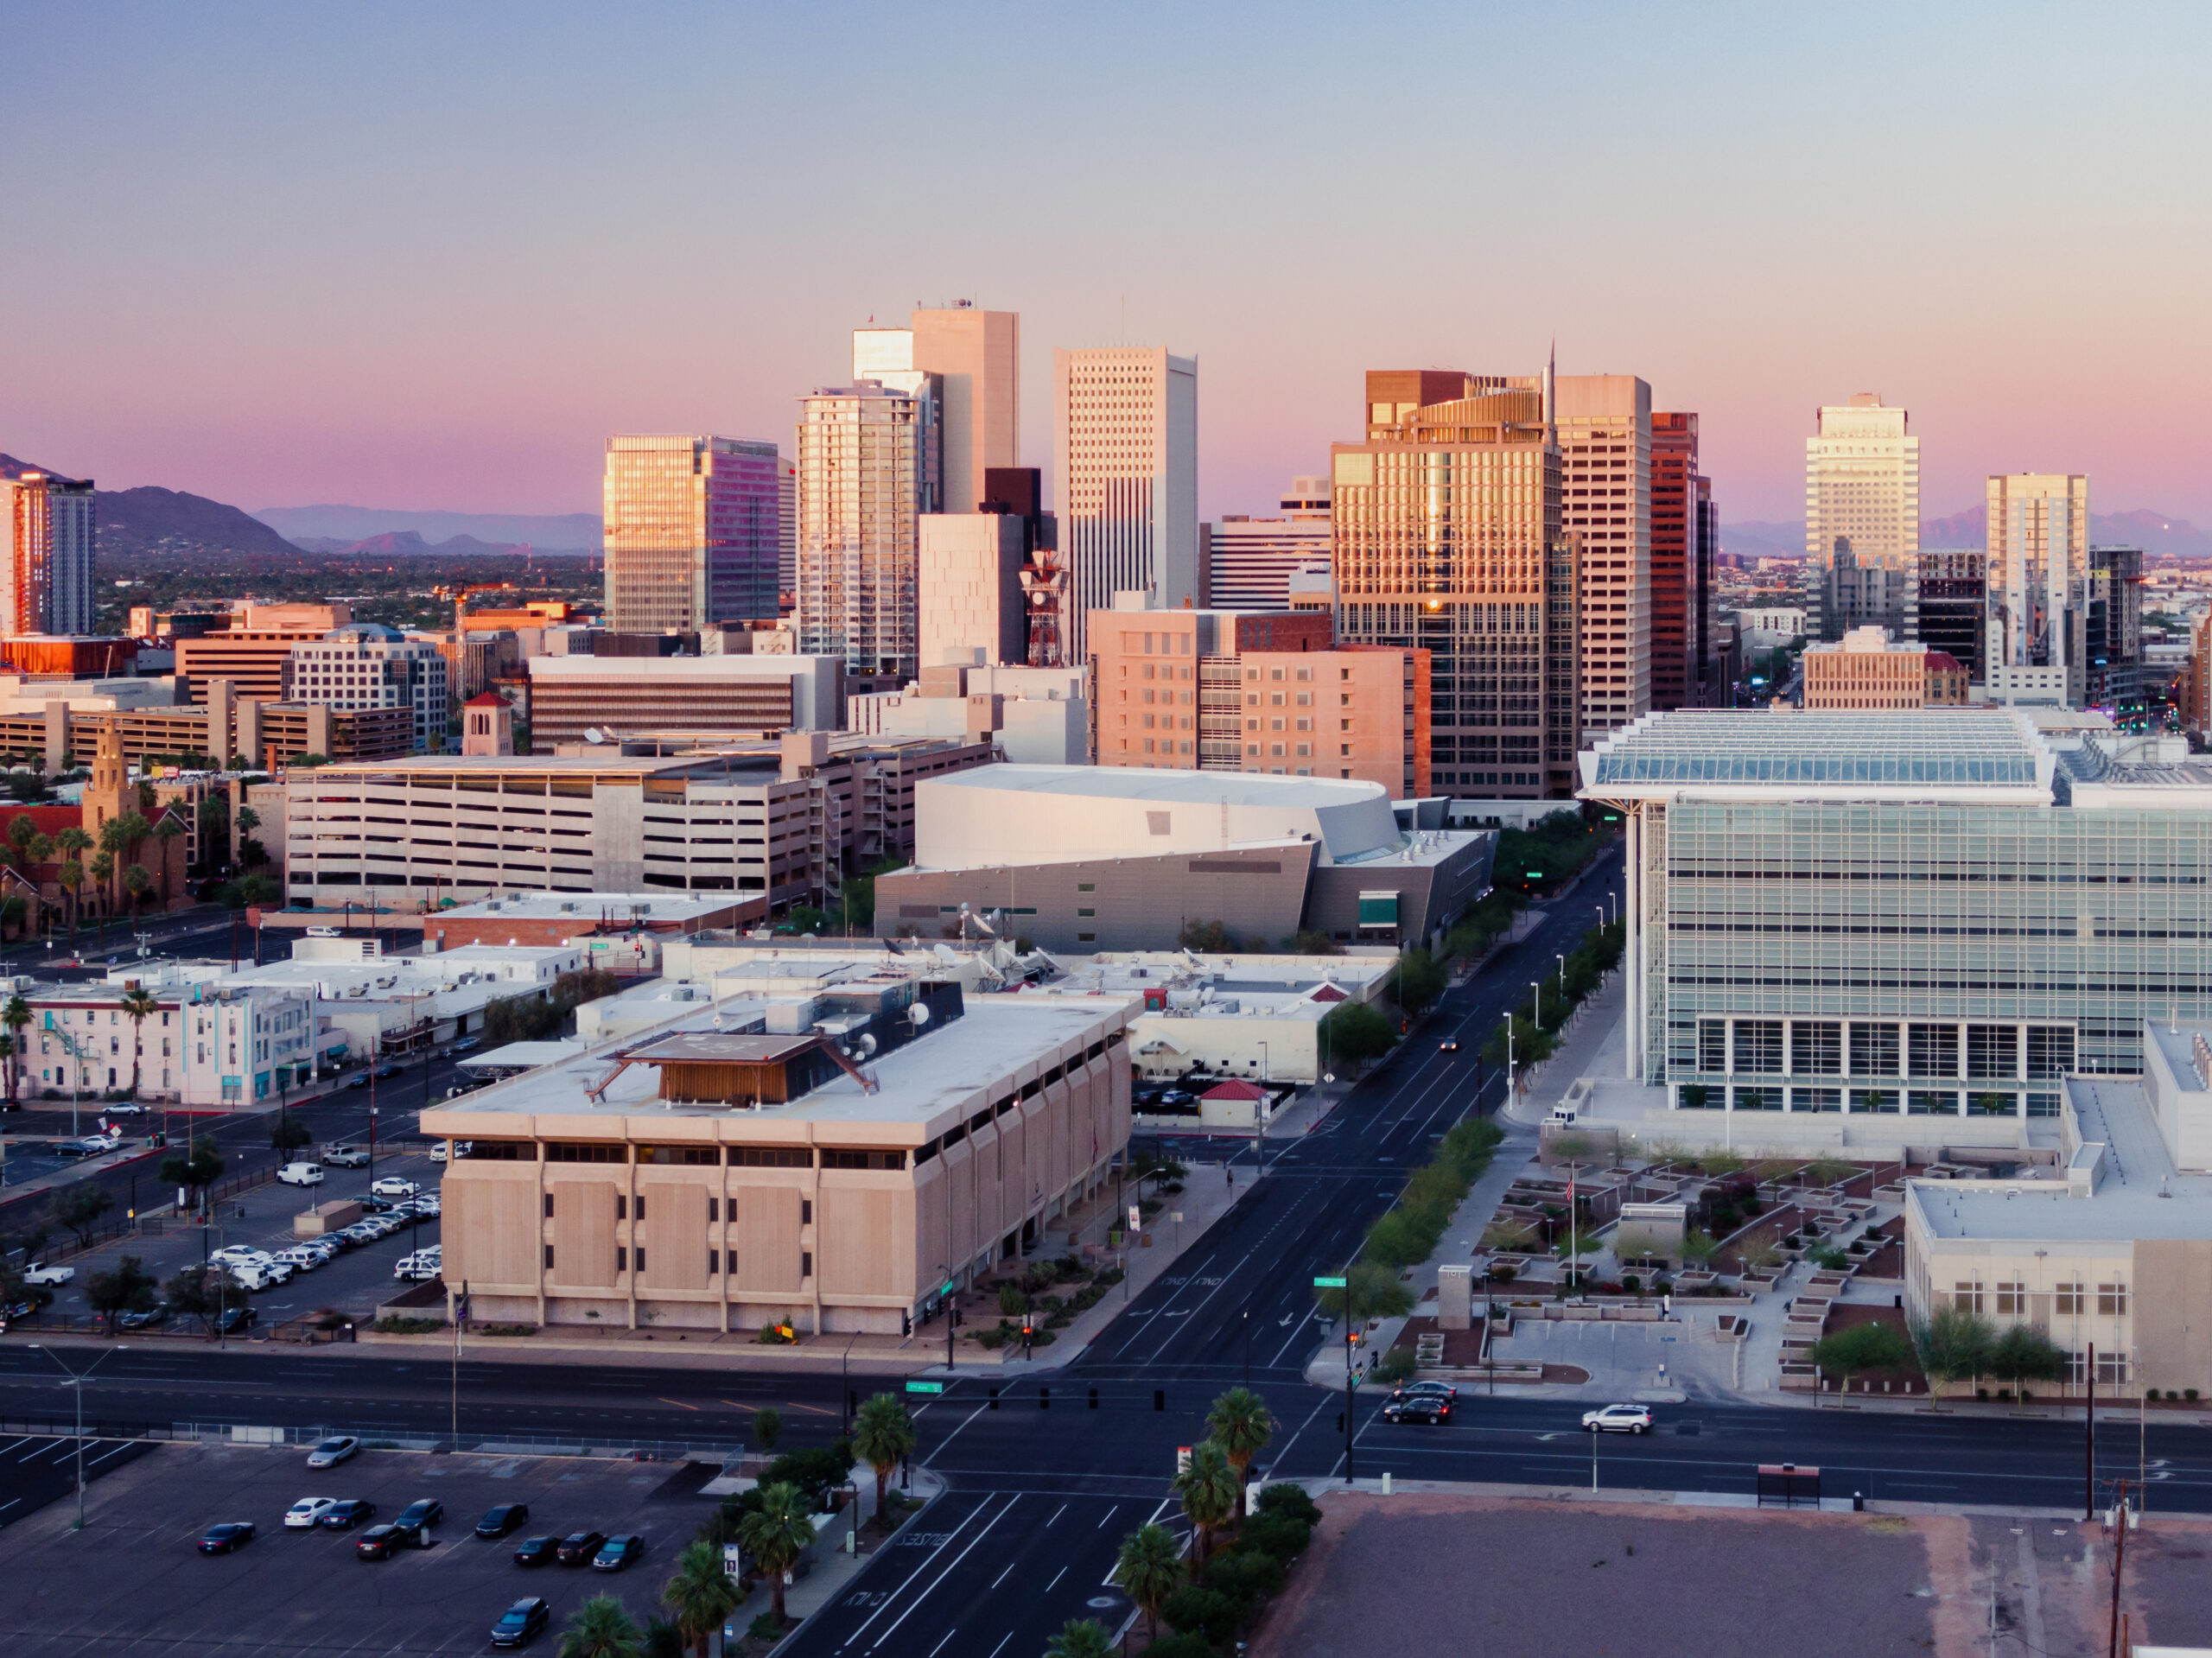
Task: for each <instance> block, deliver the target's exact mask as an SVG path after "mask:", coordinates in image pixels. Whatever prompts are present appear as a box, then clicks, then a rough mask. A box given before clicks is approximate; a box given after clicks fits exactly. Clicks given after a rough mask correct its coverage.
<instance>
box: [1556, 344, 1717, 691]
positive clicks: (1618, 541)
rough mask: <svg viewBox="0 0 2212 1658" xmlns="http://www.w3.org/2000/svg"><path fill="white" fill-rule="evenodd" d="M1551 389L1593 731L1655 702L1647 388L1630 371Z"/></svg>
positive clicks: (1580, 662)
mask: <svg viewBox="0 0 2212 1658" xmlns="http://www.w3.org/2000/svg"><path fill="white" fill-rule="evenodd" d="M1555 386H1556V390H1555V391H1554V405H1553V425H1554V431H1555V434H1556V436H1557V438H1558V441H1559V451H1560V524H1561V527H1562V528H1563V529H1564V530H1566V532H1567V534H1568V535H1570V536H1572V537H1574V538H1575V539H1576V541H1577V542H1578V543H1580V547H1581V575H1580V594H1579V603H1578V607H1577V612H1576V620H1577V626H1578V629H1579V635H1580V637H1579V638H1578V641H1577V645H1576V651H1577V656H1576V663H1577V667H1578V676H1579V680H1580V687H1581V699H1582V707H1581V710H1580V718H1581V722H1582V730H1583V732H1584V733H1585V734H1596V733H1599V732H1601V731H1611V730H1612V729H1613V728H1615V727H1618V726H1623V725H1625V724H1627V723H1628V722H1629V721H1630V720H1633V719H1635V718H1637V716H1638V715H1642V714H1643V713H1645V712H1647V711H1648V710H1649V708H1650V707H1651V676H1652V671H1653V670H1652V651H1653V645H1652V632H1651V628H1652V604H1653V598H1652V581H1653V576H1652V564H1651V388H1650V387H1649V386H1648V385H1646V384H1644V383H1643V381H1642V380H1640V379H1638V378H1636V376H1634V375H1632V374H1562V375H1560V376H1559V377H1558V378H1557V380H1556V382H1555ZM1682 550H1683V551H1684V553H1685V555H1686V554H1687V549H1686V548H1685V549H1682Z"/></svg>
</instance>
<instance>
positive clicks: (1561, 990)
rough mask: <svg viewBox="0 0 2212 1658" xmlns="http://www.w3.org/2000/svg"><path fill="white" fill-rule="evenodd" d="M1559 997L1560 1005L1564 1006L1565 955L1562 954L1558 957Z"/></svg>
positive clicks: (1565, 994) (1565, 988)
mask: <svg viewBox="0 0 2212 1658" xmlns="http://www.w3.org/2000/svg"><path fill="white" fill-rule="evenodd" d="M1559 999H1560V1005H1561V1006H1564V1005H1565V1004H1566V1001H1567V957H1566V956H1560V958H1559Z"/></svg>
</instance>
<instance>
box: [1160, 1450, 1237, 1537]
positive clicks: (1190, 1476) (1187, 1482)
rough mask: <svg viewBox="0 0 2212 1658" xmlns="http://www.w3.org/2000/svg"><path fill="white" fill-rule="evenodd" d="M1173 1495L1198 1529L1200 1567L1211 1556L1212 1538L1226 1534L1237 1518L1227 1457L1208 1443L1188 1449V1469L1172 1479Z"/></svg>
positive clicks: (1233, 1472) (1233, 1477)
mask: <svg viewBox="0 0 2212 1658" xmlns="http://www.w3.org/2000/svg"><path fill="white" fill-rule="evenodd" d="M1174 1490H1175V1495H1176V1496H1179V1497H1180V1498H1181V1499H1182V1501H1183V1513H1184V1515H1185V1516H1186V1517H1187V1518H1188V1519H1189V1520H1190V1522H1191V1524H1192V1526H1194V1527H1196V1528H1198V1560H1199V1563H1200V1564H1201V1565H1203V1564H1205V1561H1206V1560H1208V1559H1209V1558H1211V1555H1212V1553H1213V1536H1214V1534H1215V1533H1216V1532H1217V1531H1225V1530H1227V1529H1228V1528H1229V1527H1230V1525H1231V1524H1232V1523H1233V1522H1234V1521H1236V1469H1234V1468H1233V1467H1231V1466H1230V1462H1229V1453H1228V1452H1224V1450H1223V1449H1222V1448H1221V1447H1220V1446H1219V1445H1216V1444H1215V1443H1214V1442H1213V1441H1212V1440H1211V1439H1201V1440H1199V1441H1198V1444H1196V1445H1192V1447H1191V1465H1190V1466H1189V1467H1188V1468H1185V1470H1184V1471H1182V1472H1181V1473H1179V1474H1178V1475H1176V1476H1175V1486H1174Z"/></svg>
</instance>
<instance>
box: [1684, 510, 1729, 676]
mask: <svg viewBox="0 0 2212 1658" xmlns="http://www.w3.org/2000/svg"><path fill="white" fill-rule="evenodd" d="M1719 551H1720V507H1719V503H1718V502H1716V501H1715V500H1714V499H1713V480H1711V479H1710V478H1700V479H1699V480H1697V549H1696V554H1695V557H1696V560H1697V585H1696V589H1695V594H1696V596H1695V600H1694V607H1693V608H1692V610H1691V612H1690V616H1691V619H1692V620H1691V625H1692V626H1693V628H1694V630H1695V632H1696V638H1695V642H1694V643H1695V647H1696V651H1697V657H1696V662H1697V695H1696V697H1695V699H1694V701H1695V702H1696V705H1697V706H1698V707H1699V708H1727V707H1728V706H1730V703H1731V701H1732V696H1733V692H1734V689H1735V688H1734V686H1733V684H1732V683H1731V677H1730V675H1729V673H1728V671H1727V668H1726V664H1723V663H1722V662H1721V660H1720V655H1721V651H1720V640H1719V628H1718V627H1717V626H1716V625H1715V622H1714V618H1713V605H1714V601H1715V600H1718V599H1719V596H1720V588H1719V583H1718V581H1715V579H1714V575H1713V570H1714V566H1715V563H1716V562H1717V558H1718V555H1719Z"/></svg>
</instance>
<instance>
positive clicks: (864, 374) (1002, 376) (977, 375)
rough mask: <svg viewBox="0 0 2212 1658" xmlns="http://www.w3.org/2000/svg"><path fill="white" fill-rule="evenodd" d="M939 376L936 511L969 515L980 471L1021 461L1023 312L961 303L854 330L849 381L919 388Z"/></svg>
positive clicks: (981, 495)
mask: <svg viewBox="0 0 2212 1658" xmlns="http://www.w3.org/2000/svg"><path fill="white" fill-rule="evenodd" d="M928 375H934V376H935V377H936V383H937V391H938V401H939V409H938V423H939V426H940V428H941V429H942V431H943V434H944V436H943V440H942V441H943V445H944V473H943V480H942V487H941V494H942V498H943V499H942V503H941V505H940V506H939V507H938V511H944V512H973V511H977V510H978V509H979V508H981V506H982V504H983V502H984V500H985V499H987V497H986V495H985V492H984V478H983V474H984V473H986V472H988V471H989V470H991V469H992V468H994V467H1019V466H1020V464H1021V315H1020V313H1019V312H1016V311H983V310H978V309H977V308H976V307H974V306H972V305H970V304H968V303H967V302H965V301H963V302H960V303H958V304H956V305H950V306H947V307H944V308H943V309H940V310H917V311H915V312H914V313H913V314H912V316H910V317H909V318H908V320H907V326H906V327H903V328H879V327H875V326H874V324H873V323H871V324H870V325H869V326H868V327H864V328H855V329H854V330H853V378H854V379H855V380H856V381H857V380H874V381H877V382H879V383H880V384H884V385H887V386H888V387H890V388H891V389H892V390H893V391H908V392H912V391H919V390H921V388H922V384H923V377H924V376H928Z"/></svg>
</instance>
